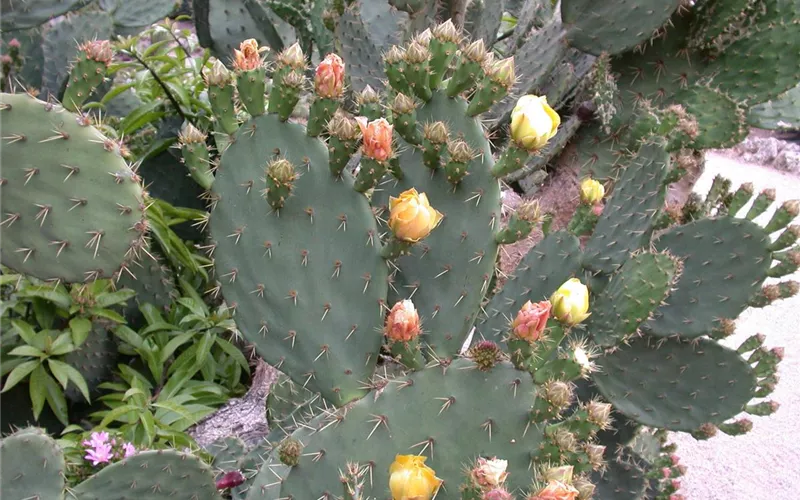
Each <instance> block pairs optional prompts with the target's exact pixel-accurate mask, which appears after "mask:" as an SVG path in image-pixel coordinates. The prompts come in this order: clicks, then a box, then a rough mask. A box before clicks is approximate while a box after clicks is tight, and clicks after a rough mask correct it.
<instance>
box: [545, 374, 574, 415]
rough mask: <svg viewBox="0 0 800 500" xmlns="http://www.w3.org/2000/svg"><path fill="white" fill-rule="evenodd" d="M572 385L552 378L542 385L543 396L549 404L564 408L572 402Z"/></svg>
mask: <svg viewBox="0 0 800 500" xmlns="http://www.w3.org/2000/svg"><path fill="white" fill-rule="evenodd" d="M572 395H573V392H572V386H571V385H570V384H569V383H567V382H563V381H561V380H553V381H551V382H547V383H546V384H545V385H544V396H545V398H547V402H548V403H550V405H551V406H554V407H555V408H558V409H562V410H563V409H566V408H567V407H568V406H569V405H570V404H571V403H572Z"/></svg>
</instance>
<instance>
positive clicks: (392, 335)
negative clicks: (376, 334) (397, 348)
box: [383, 300, 421, 342]
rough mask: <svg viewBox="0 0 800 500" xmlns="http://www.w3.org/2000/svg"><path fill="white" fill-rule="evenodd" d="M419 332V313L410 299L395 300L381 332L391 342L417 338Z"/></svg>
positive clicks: (408, 340)
mask: <svg viewBox="0 0 800 500" xmlns="http://www.w3.org/2000/svg"><path fill="white" fill-rule="evenodd" d="M420 332H421V329H420V320H419V313H417V309H416V308H415V307H414V303H413V302H411V301H410V300H401V301H399V302H397V303H396V304H395V305H394V307H392V310H391V311H389V315H388V316H387V317H386V324H385V325H384V327H383V334H384V335H386V336H387V337H389V340H391V341H393V342H410V341H412V340H414V339H415V338H417V337H418V336H419V334H420Z"/></svg>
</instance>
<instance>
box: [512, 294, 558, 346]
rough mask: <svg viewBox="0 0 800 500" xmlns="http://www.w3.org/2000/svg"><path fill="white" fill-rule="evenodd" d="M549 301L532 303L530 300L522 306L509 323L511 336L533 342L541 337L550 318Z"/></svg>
mask: <svg viewBox="0 0 800 500" xmlns="http://www.w3.org/2000/svg"><path fill="white" fill-rule="evenodd" d="M550 307H551V304H550V301H549V300H543V301H541V302H537V303H535V304H534V303H532V302H531V301H530V300H529V301H528V302H526V303H525V304H523V306H522V309H520V310H519V312H518V313H517V317H516V318H514V321H513V322H511V330H512V332H511V333H512V335H513V336H514V337H516V338H519V339H522V340H526V341H528V342H535V341H537V340H539V337H541V336H542V332H543V331H544V327H545V326H546V325H547V319H548V318H549V317H550Z"/></svg>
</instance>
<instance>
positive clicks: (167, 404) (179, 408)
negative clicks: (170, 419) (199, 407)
mask: <svg viewBox="0 0 800 500" xmlns="http://www.w3.org/2000/svg"><path fill="white" fill-rule="evenodd" d="M153 406H155V407H156V408H161V409H163V410H168V411H171V412H173V413H176V414H178V416H179V417H180V418H182V419H184V420H188V421H189V422H191V424H190V425H194V424H196V423H197V421H198V419H196V418H195V416H194V415H193V414H192V413H191V412H190V411H189V410H188V409H187V408H186V407H185V406H183V405H179V404H176V403H174V402H172V401H169V400H168V401H162V402H160V403H153Z"/></svg>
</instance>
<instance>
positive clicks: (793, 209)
mask: <svg viewBox="0 0 800 500" xmlns="http://www.w3.org/2000/svg"><path fill="white" fill-rule="evenodd" d="M783 209H784V210H785V211H786V213H788V214H789V216H790V217H797V215H798V214H800V200H788V201H785V202H783Z"/></svg>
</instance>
